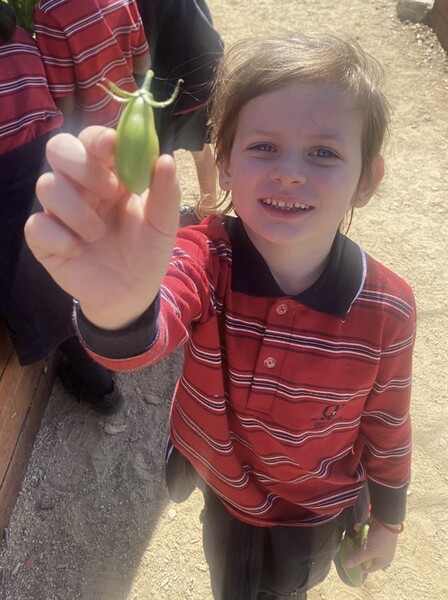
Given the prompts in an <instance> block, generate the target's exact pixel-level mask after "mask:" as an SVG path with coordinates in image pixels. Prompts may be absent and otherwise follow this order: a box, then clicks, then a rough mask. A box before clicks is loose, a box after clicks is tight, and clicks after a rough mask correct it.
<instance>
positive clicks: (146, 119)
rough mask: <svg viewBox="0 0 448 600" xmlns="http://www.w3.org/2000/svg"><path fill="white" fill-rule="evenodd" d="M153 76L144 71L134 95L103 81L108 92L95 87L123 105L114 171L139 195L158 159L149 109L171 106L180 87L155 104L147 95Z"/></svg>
mask: <svg viewBox="0 0 448 600" xmlns="http://www.w3.org/2000/svg"><path fill="white" fill-rule="evenodd" d="M153 76H154V73H153V71H151V70H150V71H148V72H147V73H146V77H145V81H144V82H143V85H142V87H141V88H140V89H139V90H137V91H136V92H127V91H125V90H122V89H120V88H119V87H118V86H116V85H115V84H114V83H112V82H111V81H108V80H105V81H106V82H107V83H108V85H109V89H108V88H106V87H105V86H104V85H103V84H101V83H98V85H99V87H100V88H102V89H103V90H104V91H105V92H106V93H107V94H108V95H109V96H111V97H112V98H113V99H114V100H116V101H117V102H121V103H123V104H126V106H125V109H124V111H123V112H122V114H121V117H120V120H119V122H118V126H117V140H116V145H115V167H116V169H117V175H118V178H119V179H120V181H121V182H122V184H123V185H124V186H125V187H126V188H127V189H128V190H129V191H131V192H135V193H136V194H141V193H142V192H143V191H144V190H146V188H148V187H149V186H150V184H151V177H152V172H153V170H154V165H155V164H156V161H157V158H158V157H159V139H158V137H157V132H156V127H155V123H154V112H153V108H165V107H166V106H168V105H169V104H171V103H172V102H174V100H175V98H176V96H177V94H178V93H179V89H180V84H181V83H182V80H181V79H179V81H178V82H177V85H176V88H175V90H174V92H173V94H172V95H171V97H170V98H168V100H164V101H163V102H156V101H155V100H154V98H153V95H152V94H151V92H150V91H149V90H150V87H151V81H152V78H153Z"/></svg>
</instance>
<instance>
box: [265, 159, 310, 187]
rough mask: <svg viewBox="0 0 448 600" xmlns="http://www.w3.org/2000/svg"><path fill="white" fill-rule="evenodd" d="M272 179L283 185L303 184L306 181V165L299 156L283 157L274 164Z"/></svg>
mask: <svg viewBox="0 0 448 600" xmlns="http://www.w3.org/2000/svg"><path fill="white" fill-rule="evenodd" d="M272 179H273V180H274V181H276V182H277V183H281V184H282V185H291V184H299V185H303V184H304V183H305V182H306V175H305V165H304V164H303V161H302V160H301V159H300V158H298V157H297V156H289V157H283V158H281V159H279V160H278V161H277V163H276V165H275V166H274V168H273V170H272Z"/></svg>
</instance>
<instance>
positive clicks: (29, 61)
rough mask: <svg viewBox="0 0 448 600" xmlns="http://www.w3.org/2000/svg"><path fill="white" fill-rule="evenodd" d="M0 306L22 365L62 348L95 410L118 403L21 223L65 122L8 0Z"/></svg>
mask: <svg viewBox="0 0 448 600" xmlns="http://www.w3.org/2000/svg"><path fill="white" fill-rule="evenodd" d="M0 105H1V111H0V313H1V314H2V316H3V317H4V319H5V321H6V324H7V326H8V329H9V332H10V334H11V340H12V342H13V344H14V347H15V350H16V353H17V356H18V359H19V362H20V364H21V365H22V366H23V365H28V364H31V363H33V362H36V361H38V360H42V359H44V358H46V357H47V356H48V355H49V354H50V353H51V352H52V351H53V350H55V349H56V348H59V349H60V351H61V352H62V354H63V356H64V357H65V358H64V361H63V362H61V363H60V364H59V367H58V373H59V376H60V377H61V379H62V382H63V383H64V385H65V387H66V388H68V390H69V391H70V392H71V393H73V394H74V395H76V396H77V397H78V398H79V399H82V400H84V401H87V402H89V403H90V404H92V405H93V406H94V408H96V409H97V410H99V411H100V412H103V413H106V414H111V413H113V412H116V411H117V410H119V409H120V407H121V406H122V404H123V398H122V396H121V394H120V392H119V390H118V388H117V387H116V386H115V384H114V381H113V379H112V377H111V375H110V374H109V373H108V371H107V369H105V368H104V367H102V366H101V365H99V364H98V363H95V362H94V361H93V360H92V359H91V358H90V357H89V356H88V355H87V354H86V352H85V350H84V348H83V347H82V346H81V344H80V343H79V340H78V338H77V337H76V335H75V331H74V329H73V324H72V319H71V313H72V298H71V297H70V296H69V295H68V294H66V293H65V292H64V291H63V290H62V289H61V288H60V287H59V286H58V285H56V284H55V282H54V281H53V279H52V278H51V277H50V276H49V275H48V273H47V271H46V270H45V269H44V268H43V267H42V265H41V264H40V263H39V262H37V260H36V259H35V258H34V256H33V255H32V253H31V252H30V250H29V248H28V246H27V244H26V243H25V239H24V235H23V228H24V225H25V222H26V220H27V218H28V217H29V215H30V214H31V213H32V212H35V211H37V210H40V207H39V205H38V203H37V201H36V198H35V186H36V181H37V179H38V177H39V175H41V173H42V172H43V171H44V170H45V169H48V165H46V163H45V145H46V143H47V141H48V139H49V137H50V136H51V135H54V133H55V132H56V131H58V130H59V128H60V127H61V125H62V115H61V113H60V111H59V110H58V109H57V107H56V105H55V103H54V101H53V99H52V97H51V94H50V92H49V89H48V84H47V79H46V76H45V69H44V65H43V63H42V58H41V56H40V53H39V50H38V48H37V46H36V44H35V42H34V41H33V39H32V38H31V36H30V35H29V33H27V32H26V31H25V30H24V29H22V28H20V27H16V17H15V14H14V11H13V9H12V8H11V6H10V5H9V4H6V3H5V2H0Z"/></svg>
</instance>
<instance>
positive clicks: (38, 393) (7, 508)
mask: <svg viewBox="0 0 448 600" xmlns="http://www.w3.org/2000/svg"><path fill="white" fill-rule="evenodd" d="M52 364H54V361H52V360H51V359H50V361H47V362H46V363H39V365H40V369H39V379H38V382H37V388H36V389H35V393H34V395H33V398H32V401H31V402H30V406H29V410H28V412H27V414H26V417H25V419H24V422H23V426H22V429H21V431H20V435H19V436H18V438H17V440H16V444H15V448H14V452H13V455H12V458H11V460H10V462H9V464H8V467H7V470H6V474H5V477H4V479H3V484H2V485H1V487H0V533H1V532H2V531H3V529H4V528H5V527H6V526H7V525H8V523H9V519H10V517H11V513H12V510H13V508H14V505H15V502H16V499H17V495H18V493H19V490H20V486H21V484H22V479H23V476H24V474H25V471H26V469H27V466H28V462H29V458H30V455H31V451H32V449H33V445H34V441H35V439H36V435H37V433H38V431H39V427H40V423H41V420H42V416H43V414H44V412H45V408H46V406H47V403H48V398H49V396H50V391H51V385H50V386H49V384H52V381H53V372H54V371H53V367H52ZM48 365H50V366H49V367H48ZM45 371H46V372H45ZM0 537H1V536H0Z"/></svg>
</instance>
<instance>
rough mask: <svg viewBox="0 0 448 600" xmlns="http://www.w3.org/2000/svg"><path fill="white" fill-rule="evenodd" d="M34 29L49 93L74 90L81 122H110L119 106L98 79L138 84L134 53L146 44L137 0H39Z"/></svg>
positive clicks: (124, 86) (63, 93) (129, 88)
mask: <svg viewBox="0 0 448 600" xmlns="http://www.w3.org/2000/svg"><path fill="white" fill-rule="evenodd" d="M34 29H35V32H36V40H37V44H38V46H39V49H40V51H41V53H42V57H43V60H44V64H45V69H46V72H47V77H48V82H49V86H50V91H51V93H52V94H53V96H54V97H55V98H60V97H63V96H66V95H69V94H76V103H77V107H78V109H79V111H80V112H81V115H82V119H83V123H84V124H85V125H87V124H97V125H107V126H114V125H115V124H116V123H117V121H118V118H119V115H120V112H121V110H122V107H123V105H122V104H120V103H118V102H116V101H115V100H113V99H111V98H110V97H109V96H108V95H107V94H106V93H105V92H104V90H102V89H101V88H100V87H98V86H97V85H96V84H97V83H98V82H99V81H101V80H102V79H103V78H107V79H110V80H111V81H113V82H114V83H115V84H116V85H118V86H119V87H120V88H122V89H124V90H127V91H129V92H132V91H135V90H136V89H137V86H136V83H135V81H134V78H133V75H132V58H133V56H139V55H142V54H144V53H145V52H146V51H147V50H148V44H147V41H146V37H145V33H144V29H143V25H142V21H141V18H140V14H139V12H138V9H137V5H136V3H135V0H40V2H38V4H37V7H36V9H35V11H34Z"/></svg>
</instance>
